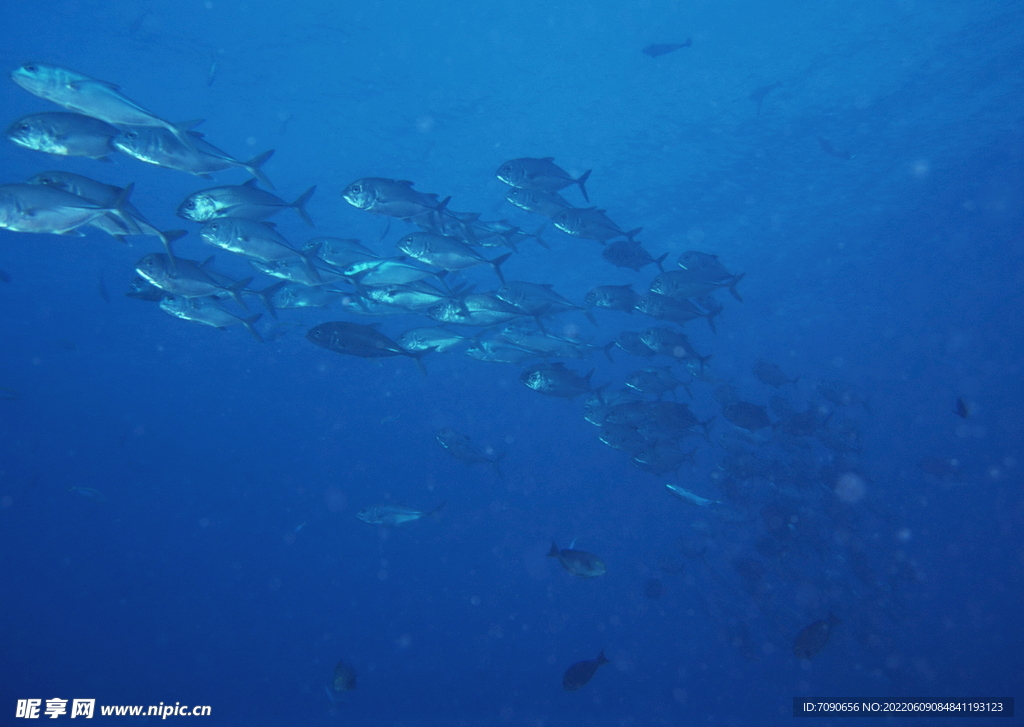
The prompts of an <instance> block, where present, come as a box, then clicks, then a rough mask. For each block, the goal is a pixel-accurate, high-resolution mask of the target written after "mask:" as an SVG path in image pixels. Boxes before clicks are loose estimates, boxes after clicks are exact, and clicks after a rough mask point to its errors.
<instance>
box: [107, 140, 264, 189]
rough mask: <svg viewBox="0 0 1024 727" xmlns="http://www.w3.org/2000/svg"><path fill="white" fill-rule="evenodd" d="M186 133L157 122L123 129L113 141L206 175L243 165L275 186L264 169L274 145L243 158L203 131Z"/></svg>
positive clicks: (142, 156) (146, 157)
mask: <svg viewBox="0 0 1024 727" xmlns="http://www.w3.org/2000/svg"><path fill="white" fill-rule="evenodd" d="M183 136H184V139H182V137H181V136H179V135H177V134H173V133H171V132H169V131H167V129H163V128H160V127H156V126H150V127H146V126H140V127H136V128H132V129H128V130H126V131H123V132H122V133H120V134H118V135H117V136H115V137H114V138H113V139H112V140H111V142H110V143H111V144H112V145H113V146H114V148H115V149H117V150H118V151H120V152H122V153H124V154H127V155H128V156H130V157H134V158H135V159H138V160H139V161H141V162H146V163H147V164H155V165H156V166H158V167H165V168H167V169H176V170H178V171H180V172H187V173H189V174H194V175H196V176H197V177H203V178H204V179H209V178H210V175H211V174H213V173H214V172H221V171H224V170H225V169H235V168H238V169H244V170H245V171H247V172H248V173H249V174H251V175H252V176H253V177H255V178H256V179H258V180H259V182H260V184H262V185H263V186H264V187H269V188H270V189H273V188H274V185H273V184H272V183H271V181H270V180H269V179H268V178H267V175H266V174H264V173H263V170H262V169H261V167H262V166H263V164H265V163H266V161H267V160H268V159H270V157H271V156H273V155H274V150H273V149H270V150H268V151H265V152H263V153H262V154H260V155H259V156H256V157H253V158H252V159H250V160H249V161H247V162H243V161H239V160H238V159H235V158H234V157H232V156H231V155H230V154H228V153H227V152H223V151H221V150H220V149H218V148H217V147H215V146H213V145H212V144H210V143H209V142H207V141H205V140H204V139H203V138H202V135H200V134H197V133H195V132H192V131H190V132H187V133H186V134H184V135H183Z"/></svg>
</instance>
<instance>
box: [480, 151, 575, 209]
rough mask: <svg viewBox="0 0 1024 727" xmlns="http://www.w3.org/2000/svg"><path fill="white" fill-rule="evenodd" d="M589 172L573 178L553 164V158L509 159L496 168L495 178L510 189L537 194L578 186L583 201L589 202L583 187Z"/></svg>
mask: <svg viewBox="0 0 1024 727" xmlns="http://www.w3.org/2000/svg"><path fill="white" fill-rule="evenodd" d="M590 172H591V170H589V169H588V170H587V171H585V172H583V174H581V175H580V176H579V177H577V178H575V179H574V178H573V177H572V175H570V174H569V173H568V172H567V171H565V170H564V169H562V168H561V167H560V166H558V165H557V164H555V158H554V157H543V158H541V159H532V158H529V157H524V158H522V159H510V160H509V161H507V162H505V163H504V164H502V165H501V166H500V167H498V171H497V172H495V176H496V177H497V178H498V179H500V180H501V181H503V182H504V183H505V184H507V185H508V186H510V187H516V188H518V189H529V190H534V191H538V192H557V191H558V190H560V189H565V188H566V187H568V186H570V185H573V184H575V185H578V186H579V188H580V193H581V194H583V199H585V200H587V201H588V202H589V201H590V198H589V197H588V196H587V188H586V187H584V186H583V185H584V184H585V183H586V181H587V178H588V177H590Z"/></svg>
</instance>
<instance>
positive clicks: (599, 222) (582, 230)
mask: <svg viewBox="0 0 1024 727" xmlns="http://www.w3.org/2000/svg"><path fill="white" fill-rule="evenodd" d="M554 222H555V227H557V228H558V229H559V230H561V231H562V232H564V233H566V234H567V235H572V236H573V237H582V238H584V239H586V240H597V241H598V242H602V243H603V242H607V241H608V240H612V239H615V238H616V237H625V238H626V239H628V240H632V239H633V238H634V237H636V236H637V235H638V234H640V232H641V230H643V228H642V227H637V228H636V229H635V230H630V231H629V232H626V231H625V230H623V229H622V228H621V227H619V226H618V225H617V224H615V223H614V222H612V221H611V219H609V217H608V215H606V214H605V211H604V210H599V209H597V208H596V207H588V208H587V209H571V210H565V211H564V212H561V213H559V214H558V216H557V217H555V218H554Z"/></svg>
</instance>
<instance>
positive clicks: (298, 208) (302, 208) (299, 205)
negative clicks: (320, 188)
mask: <svg viewBox="0 0 1024 727" xmlns="http://www.w3.org/2000/svg"><path fill="white" fill-rule="evenodd" d="M315 191H316V185H315V184H314V185H313V186H312V187H310V188H309V189H307V190H306V191H305V192H303V193H302V196H300V197H299V198H298V199H297V200H295V201H294V202H292V209H294V210H295V212H296V213H297V214H298V215H299V217H301V218H302V221H303V222H305V223H306V224H307V225H309V226H310V227H316V225H314V224H313V218H312V217H310V216H309V213H308V212H306V203H307V202H309V198H310V197H312V196H313V192H315Z"/></svg>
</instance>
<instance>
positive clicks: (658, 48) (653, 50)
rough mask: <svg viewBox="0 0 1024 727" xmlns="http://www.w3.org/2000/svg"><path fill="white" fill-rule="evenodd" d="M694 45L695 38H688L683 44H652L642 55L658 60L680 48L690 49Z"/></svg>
mask: <svg viewBox="0 0 1024 727" xmlns="http://www.w3.org/2000/svg"><path fill="white" fill-rule="evenodd" d="M692 45H693V38H687V39H686V41H685V42H683V43H652V44H651V45H649V46H647V47H646V48H644V49H643V51H642V53H644V55H649V56H650V57H651V58H657V57H658V56H663V55H665V54H666V53H671V52H672V51H674V50H679V49H680V48H689V47H690V46H692Z"/></svg>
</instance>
